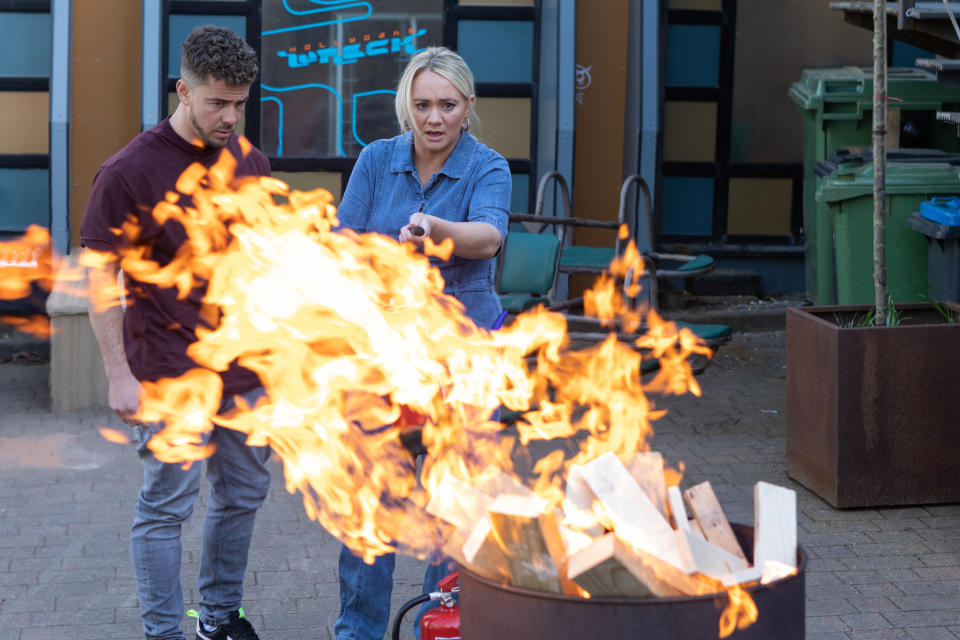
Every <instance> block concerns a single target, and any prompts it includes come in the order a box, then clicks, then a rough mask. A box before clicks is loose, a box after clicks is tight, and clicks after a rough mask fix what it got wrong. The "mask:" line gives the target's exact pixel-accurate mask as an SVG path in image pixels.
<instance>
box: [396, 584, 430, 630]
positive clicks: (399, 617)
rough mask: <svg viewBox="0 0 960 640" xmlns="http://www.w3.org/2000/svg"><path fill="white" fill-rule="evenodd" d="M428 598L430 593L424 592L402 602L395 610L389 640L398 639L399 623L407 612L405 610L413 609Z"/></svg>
mask: <svg viewBox="0 0 960 640" xmlns="http://www.w3.org/2000/svg"><path fill="white" fill-rule="evenodd" d="M429 600H430V595H429V594H426V593H425V594H423V595H420V596H417V597H416V598H414V599H413V600H410V601H408V602H406V603H404V604H403V605H402V606H401V607H400V610H399V611H397V617H396V618H394V619H393V631H392V632H391V634H390V638H391V640H400V625H401V624H402V623H403V616H404V615H405V614H406V613H407V611H410V609H413V608H414V607H415V606H417V605H418V604H422V603H424V602H427V601H429Z"/></svg>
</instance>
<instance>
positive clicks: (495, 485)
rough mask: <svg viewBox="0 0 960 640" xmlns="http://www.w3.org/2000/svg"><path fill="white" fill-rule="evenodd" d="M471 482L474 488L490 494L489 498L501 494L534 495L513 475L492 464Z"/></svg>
mask: <svg viewBox="0 0 960 640" xmlns="http://www.w3.org/2000/svg"><path fill="white" fill-rule="evenodd" d="M472 484H473V486H474V487H475V488H476V489H478V490H479V491H482V492H483V493H485V494H487V495H488V496H491V498H495V497H497V496H499V495H503V494H510V495H516V496H532V495H534V493H533V491H531V490H530V489H529V488H528V487H526V486H524V485H523V484H521V483H520V482H519V481H517V480H516V479H515V478H514V477H513V476H511V475H509V474H506V473H504V472H503V471H501V470H500V469H497V468H496V467H492V466H491V467H487V468H486V469H484V470H483V471H482V472H481V473H480V475H478V476H477V477H476V478H474V479H473V481H472Z"/></svg>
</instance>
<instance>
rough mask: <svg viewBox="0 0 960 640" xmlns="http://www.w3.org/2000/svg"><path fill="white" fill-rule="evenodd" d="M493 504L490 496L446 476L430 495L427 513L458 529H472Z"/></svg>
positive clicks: (448, 475)
mask: <svg viewBox="0 0 960 640" xmlns="http://www.w3.org/2000/svg"><path fill="white" fill-rule="evenodd" d="M491 502H493V498H491V497H490V496H489V495H487V494H485V493H483V492H482V491H479V490H477V489H476V488H474V487H473V486H472V485H471V484H469V483H467V482H464V481H463V480H460V479H459V478H457V477H455V476H452V475H450V474H446V475H444V476H443V478H442V479H441V480H440V484H439V485H438V486H437V488H436V490H434V491H433V492H432V493H431V495H430V502H429V503H428V504H427V513H429V514H430V515H432V516H435V517H437V518H440V519H441V520H445V521H446V522H449V523H450V524H452V525H454V526H455V527H457V528H464V529H472V528H473V527H474V525H475V524H476V523H477V522H478V521H479V520H480V519H481V518H483V517H484V516H485V515H486V514H487V507H489V506H490V503H491Z"/></svg>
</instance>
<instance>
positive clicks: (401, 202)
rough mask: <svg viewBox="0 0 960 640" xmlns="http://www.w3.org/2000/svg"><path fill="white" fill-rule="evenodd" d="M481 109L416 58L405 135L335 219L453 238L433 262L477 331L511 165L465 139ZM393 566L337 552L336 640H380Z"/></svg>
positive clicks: (406, 89) (427, 588)
mask: <svg viewBox="0 0 960 640" xmlns="http://www.w3.org/2000/svg"><path fill="white" fill-rule="evenodd" d="M475 102H476V97H475V95H474V83H473V74H472V73H471V72H470V69H469V68H468V67H467V65H466V63H465V62H464V61H463V58H461V57H460V56H459V55H457V54H456V53H454V52H452V51H450V50H448V49H445V48H442V47H431V48H429V49H426V50H425V51H422V52H420V53H418V54H417V55H416V56H414V57H413V59H411V60H410V63H409V64H408V65H407V68H406V70H405V71H404V72H403V76H402V77H401V78H400V83H399V85H398V86H397V97H396V102H395V104H396V111H397V121H398V122H399V124H400V129H401V131H402V132H403V133H401V134H400V135H399V136H396V137H395V138H391V139H389V140H377V141H376V142H373V143H371V144H370V145H369V146H367V147H366V148H364V150H363V151H362V152H361V153H360V157H359V158H358V159H357V164H356V167H355V168H354V170H353V173H352V175H351V176H350V182H349V183H348V184H347V190H346V192H345V193H344V194H343V199H342V201H341V203H340V208H339V209H338V212H337V215H338V217H339V218H340V221H341V224H342V225H343V226H345V227H349V228H351V229H353V230H355V231H357V232H360V233H364V232H375V233H381V234H384V235H389V236H391V237H395V238H397V239H398V240H399V241H401V242H414V243H417V244H422V243H423V241H424V239H425V238H427V237H429V238H431V239H432V240H433V241H434V242H437V243H439V242H442V241H443V240H445V239H447V238H450V239H451V240H452V241H453V255H452V256H451V258H450V260H448V261H445V262H437V266H438V267H439V268H440V273H441V274H442V275H443V279H444V285H445V286H444V291H445V292H446V293H448V294H449V295H452V296H454V297H455V298H457V299H458V300H459V301H460V302H461V303H463V305H464V308H465V310H466V313H467V315H468V316H469V317H470V318H471V319H472V320H473V321H474V322H475V323H477V325H478V326H480V327H484V328H487V329H490V328H492V327H493V324H494V323H495V322H496V320H497V318H498V317H499V316H500V313H501V311H502V309H501V306H500V300H499V298H498V297H497V294H496V291H495V290H494V287H493V283H494V274H495V268H496V260H495V257H496V255H497V254H498V253H499V252H500V248H501V246H502V245H503V241H504V239H505V238H506V233H507V224H508V218H509V205H510V186H511V182H510V170H509V168H508V166H507V162H506V160H504V159H503V157H502V156H501V155H500V154H498V153H497V152H496V151H493V150H492V149H490V148H489V147H487V146H485V145H483V144H481V143H480V142H478V141H477V139H476V138H475V137H474V136H473V135H472V134H471V133H470V131H469V130H470V127H471V124H472V123H476V122H477V116H476V113H475V112H474V104H475ZM433 260H435V261H436V259H433ZM394 561H395V558H394V556H393V555H386V556H381V557H379V558H378V559H377V561H376V562H375V563H374V564H373V565H367V564H365V563H364V562H363V560H361V559H360V558H359V557H357V556H355V555H354V554H353V553H352V552H350V550H349V549H347V548H346V547H344V548H343V549H342V550H341V552H340V566H339V570H340V616H339V617H338V618H337V622H336V625H335V627H334V630H335V633H336V637H337V640H381V639H382V638H383V636H384V633H385V632H386V627H387V623H388V622H389V617H390V593H391V591H392V587H393V568H394ZM448 564H449V563H447V562H441V563H439V564H435V563H431V564H430V565H429V566H428V568H427V573H426V575H425V576H424V585H423V586H424V593H429V592H431V591H436V587H437V581H438V580H439V579H440V578H442V577H443V576H444V575H446V574H447V573H448V572H449V570H450V568H449V566H448Z"/></svg>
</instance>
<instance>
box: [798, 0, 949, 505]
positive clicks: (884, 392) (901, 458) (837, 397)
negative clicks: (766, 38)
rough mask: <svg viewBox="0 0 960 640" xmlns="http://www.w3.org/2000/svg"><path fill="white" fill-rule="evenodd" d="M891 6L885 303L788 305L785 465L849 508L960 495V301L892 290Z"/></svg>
mask: <svg viewBox="0 0 960 640" xmlns="http://www.w3.org/2000/svg"><path fill="white" fill-rule="evenodd" d="M885 4H886V3H885V2H884V1H883V0H876V1H875V4H874V87H875V89H874V93H875V96H874V111H873V132H874V152H873V158H874V168H873V169H874V196H873V201H874V216H873V232H874V242H873V245H874V284H875V304H874V305H873V306H872V307H871V306H833V307H797V308H792V309H788V311H787V446H786V449H787V451H786V457H787V473H788V474H789V475H790V476H791V477H792V478H794V479H795V480H797V481H798V482H800V483H801V484H803V485H805V486H806V487H808V488H809V489H810V490H812V491H813V492H814V493H816V494H817V495H819V496H820V497H821V498H823V499H824V500H826V501H827V502H829V503H830V504H832V505H833V506H835V507H841V508H846V507H868V506H893V505H905V504H930V503H938V502H954V501H958V500H960V460H958V455H960V428H958V427H960V393H957V385H958V383H960V365H958V363H960V324H957V323H956V322H955V321H954V320H955V319H957V318H960V305H957V304H955V303H952V302H948V303H942V304H939V305H935V304H929V303H912V304H903V305H896V306H893V305H892V304H891V302H890V300H889V295H888V292H887V285H886V247H885V243H884V239H885V235H886V229H885V226H886V197H885V184H886V161H885V160H886V149H885V143H884V135H885V131H884V127H885V123H886V122H887V118H886V102H887V95H886V54H885V48H886V47H885V38H886V32H887V29H886V11H885V10H884V8H885ZM891 306H893V308H892V309H891V308H890V307H891ZM867 315H869V316H870V318H871V319H872V320H873V324H872V326H871V325H869V324H867V323H864V322H863V318H865V317H866V316H867ZM891 318H897V319H898V320H896V321H891Z"/></svg>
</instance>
